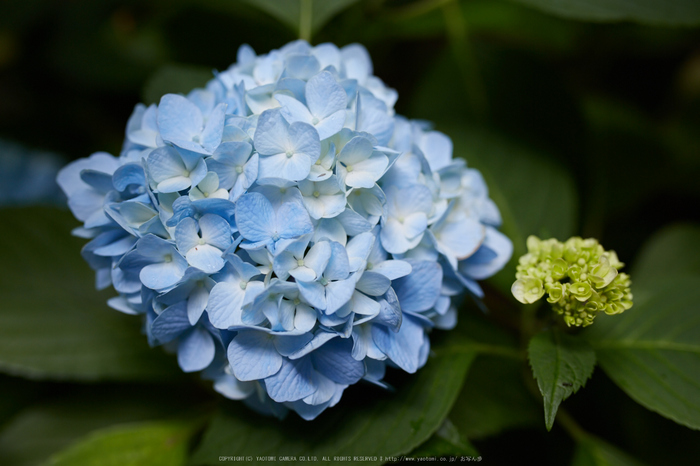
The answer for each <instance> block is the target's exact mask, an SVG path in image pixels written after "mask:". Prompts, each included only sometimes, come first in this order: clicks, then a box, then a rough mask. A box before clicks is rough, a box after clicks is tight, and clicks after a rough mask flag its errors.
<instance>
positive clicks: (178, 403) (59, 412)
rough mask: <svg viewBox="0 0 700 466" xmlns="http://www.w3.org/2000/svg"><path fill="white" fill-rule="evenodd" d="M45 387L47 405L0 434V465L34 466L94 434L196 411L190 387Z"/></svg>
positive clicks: (195, 397) (27, 413)
mask: <svg viewBox="0 0 700 466" xmlns="http://www.w3.org/2000/svg"><path fill="white" fill-rule="evenodd" d="M50 387H51V395H50V397H49V398H48V399H47V400H44V401H42V402H39V403H37V404H35V405H33V406H30V407H28V408H26V409H24V410H22V411H21V412H19V413H18V414H17V415H16V416H15V417H14V418H13V419H12V421H11V422H10V423H8V424H7V425H6V426H5V427H4V429H3V430H2V433H0V464H12V465H14V466H25V465H27V466H28V465H36V464H39V463H41V462H43V461H45V460H46V459H47V458H48V457H49V456H50V455H52V454H54V453H57V452H59V451H61V450H62V449H64V448H67V447H69V446H70V445H71V444H73V443H74V442H76V441H77V440H79V439H80V438H82V437H84V436H85V435H88V434H89V433H90V432H92V431H94V430H96V429H103V428H106V427H109V426H111V425H115V424H121V423H133V422H145V421H153V420H157V419H162V418H165V417H172V416H173V413H178V412H180V411H181V410H182V409H183V401H185V402H186V403H187V406H186V408H187V409H197V410H199V409H201V405H198V404H197V403H198V401H197V400H198V399H199V398H201V397H202V396H201V395H202V393H201V392H197V393H196V394H194V393H190V392H191V387H180V389H179V390H178V391H177V393H175V392H172V391H167V390H166V389H167V387H166V386H159V385H148V386H142V385H137V386H129V385H124V384H120V385H116V386H115V385H77V386H70V385H65V386H63V387H61V386H59V385H52V386H50ZM198 406H199V407H198ZM73 464H77V463H73Z"/></svg>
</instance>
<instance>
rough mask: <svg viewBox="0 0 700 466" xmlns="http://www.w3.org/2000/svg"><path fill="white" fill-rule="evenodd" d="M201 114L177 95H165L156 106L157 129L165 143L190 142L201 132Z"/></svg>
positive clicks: (194, 106) (191, 104) (195, 107)
mask: <svg viewBox="0 0 700 466" xmlns="http://www.w3.org/2000/svg"><path fill="white" fill-rule="evenodd" d="M203 124H204V120H203V118H202V112H201V110H199V108H197V106H196V105H195V104H193V103H192V102H190V101H189V100H187V99H186V98H185V97H183V96H181V95H177V94H166V95H164V96H163V97H162V98H161V99H160V104H159V105H158V129H159V130H160V135H161V137H162V138H163V139H164V140H166V141H174V140H191V139H192V137H193V136H195V135H198V134H199V132H200V131H201V130H202V126H203Z"/></svg>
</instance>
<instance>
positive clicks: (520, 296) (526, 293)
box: [510, 278, 544, 304]
mask: <svg viewBox="0 0 700 466" xmlns="http://www.w3.org/2000/svg"><path fill="white" fill-rule="evenodd" d="M510 291H511V292H512V293H513V296H515V299H517V300H518V301H520V302H521V303H523V304H532V303H534V302H535V301H537V300H538V299H540V298H541V297H542V296H543V295H544V285H543V284H542V280H540V279H539V278H524V279H520V280H516V281H515V283H513V286H512V287H511V288H510Z"/></svg>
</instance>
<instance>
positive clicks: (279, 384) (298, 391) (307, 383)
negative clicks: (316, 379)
mask: <svg viewBox="0 0 700 466" xmlns="http://www.w3.org/2000/svg"><path fill="white" fill-rule="evenodd" d="M312 374H313V367H312V366H311V361H310V360H309V358H308V357H306V358H301V359H297V360H293V361H290V360H288V359H285V360H284V361H283V363H282V368H281V369H280V370H279V372H277V373H276V374H275V375H273V376H271V377H267V378H266V379H265V388H266V389H267V394H268V395H270V398H272V399H273V400H275V401H277V402H278V403H283V402H286V401H297V400H301V399H302V398H306V397H307V396H309V395H312V394H313V393H314V392H315V391H316V387H315V386H314V384H313V375H312Z"/></svg>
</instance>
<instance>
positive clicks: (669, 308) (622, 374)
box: [585, 276, 700, 429]
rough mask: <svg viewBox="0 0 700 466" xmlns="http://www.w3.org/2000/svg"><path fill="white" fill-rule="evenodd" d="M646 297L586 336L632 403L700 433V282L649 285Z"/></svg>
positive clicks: (687, 279) (602, 320) (691, 278)
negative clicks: (699, 305) (699, 313)
mask: <svg viewBox="0 0 700 466" xmlns="http://www.w3.org/2000/svg"><path fill="white" fill-rule="evenodd" d="M645 296H647V299H645V300H643V301H642V302H635V305H634V306H633V307H632V308H631V309H629V310H628V311H625V313H624V314H622V315H619V316H601V317H600V318H599V320H596V323H595V325H593V326H592V327H591V328H590V329H589V330H587V331H586V333H585V336H586V337H587V339H588V341H589V342H590V343H591V345H593V347H594V348H595V351H596V355H597V358H598V362H599V363H600V365H601V367H602V368H603V370H605V372H606V373H607V374H608V376H610V378H611V379H612V380H613V381H614V382H615V383H616V384H617V385H618V386H619V387H620V388H622V389H623V390H624V391H625V392H626V393H627V394H628V395H629V396H630V397H632V398H633V399H634V400H636V401H637V402H638V403H641V404H642V405H644V406H645V407H646V408H648V409H650V410H652V411H655V412H657V413H659V414H661V415H663V416H666V417H668V418H670V419H672V420H674V421H676V422H677V423H679V424H682V425H685V426H687V427H690V428H692V429H700V317H699V316H698V303H699V302H700V277H698V276H688V277H676V279H675V280H673V281H664V282H661V283H654V284H650V285H647V287H646V289H645Z"/></svg>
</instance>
